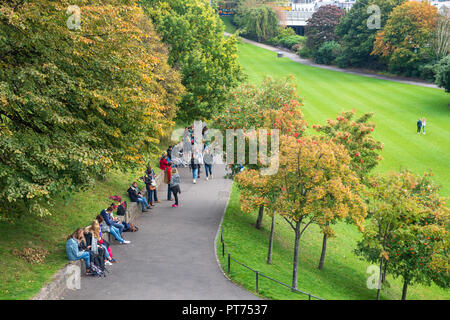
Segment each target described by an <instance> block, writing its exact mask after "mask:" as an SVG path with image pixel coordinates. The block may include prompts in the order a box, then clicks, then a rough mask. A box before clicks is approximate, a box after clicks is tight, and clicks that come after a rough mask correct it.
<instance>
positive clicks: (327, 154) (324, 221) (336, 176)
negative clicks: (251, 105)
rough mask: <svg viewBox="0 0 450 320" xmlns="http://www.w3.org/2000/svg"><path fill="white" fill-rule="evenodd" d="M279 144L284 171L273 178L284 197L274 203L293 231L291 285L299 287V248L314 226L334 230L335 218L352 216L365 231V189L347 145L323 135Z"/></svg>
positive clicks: (288, 140) (284, 137) (281, 170)
mask: <svg viewBox="0 0 450 320" xmlns="http://www.w3.org/2000/svg"><path fill="white" fill-rule="evenodd" d="M280 140H281V146H280V159H279V162H280V168H279V170H278V173H277V175H276V176H275V177H274V178H275V179H277V180H278V181H279V184H280V187H281V193H280V195H279V197H278V199H277V201H276V205H277V207H278V210H279V212H280V215H281V216H282V217H283V218H284V219H285V220H286V221H287V222H288V224H289V225H290V226H291V228H292V230H293V231H294V232H295V244H294V259H293V274H292V287H293V288H297V282H298V281H297V280H298V257H299V245H300V239H301V237H302V235H303V234H304V232H305V231H306V230H307V228H308V227H309V226H310V225H311V224H313V223H317V224H319V225H320V226H321V227H322V228H330V227H329V226H328V225H329V224H330V222H332V221H333V220H335V219H344V218H351V219H353V221H354V223H355V224H356V225H357V226H358V227H359V228H360V229H361V230H362V229H363V222H364V218H365V216H366V206H365V203H364V200H363V199H362V198H361V196H360V192H361V190H362V188H363V185H362V184H361V183H360V182H359V178H358V176H357V175H356V174H355V173H354V172H353V171H352V170H351V168H350V161H351V158H350V156H349V155H348V152H347V150H346V149H345V147H344V146H342V145H339V144H336V143H334V142H333V141H331V140H330V139H326V138H324V137H300V138H295V137H293V136H283V137H281V139H280ZM327 232H328V233H331V232H332V230H328V231H327Z"/></svg>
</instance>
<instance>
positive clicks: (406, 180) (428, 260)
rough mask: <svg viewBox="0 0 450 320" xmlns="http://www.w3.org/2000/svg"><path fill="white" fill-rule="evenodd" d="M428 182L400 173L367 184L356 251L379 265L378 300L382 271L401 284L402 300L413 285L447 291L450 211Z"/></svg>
mask: <svg viewBox="0 0 450 320" xmlns="http://www.w3.org/2000/svg"><path fill="white" fill-rule="evenodd" d="M430 177H431V174H429V173H427V174H425V175H424V177H419V176H417V175H415V174H412V173H411V172H408V171H403V172H400V173H395V172H392V173H390V174H388V175H383V176H382V175H377V176H375V177H373V178H372V179H371V181H370V184H371V188H370V190H369V191H368V201H369V217H370V219H368V220H367V221H368V224H367V225H366V226H365V229H364V232H363V237H362V240H361V241H359V242H358V245H357V249H356V250H355V251H356V253H357V254H359V255H361V256H362V257H364V258H365V259H366V260H368V261H370V262H377V261H378V262H379V263H380V279H379V287H378V292H377V299H380V292H381V284H382V280H381V277H382V274H383V273H386V271H389V273H392V274H393V275H394V276H395V277H402V278H403V292H402V299H406V293H407V288H408V285H410V284H412V283H423V284H429V283H430V282H431V281H435V282H436V283H437V284H438V285H440V286H442V287H448V280H449V273H448V255H447V251H448V240H449V237H448V231H447V230H446V228H447V224H448V221H449V209H448V207H447V206H446V202H445V199H443V198H441V197H439V188H438V187H437V186H436V185H435V184H434V183H433V182H432V181H431V178H430ZM387 264H389V267H388V265H387Z"/></svg>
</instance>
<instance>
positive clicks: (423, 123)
mask: <svg viewBox="0 0 450 320" xmlns="http://www.w3.org/2000/svg"><path fill="white" fill-rule="evenodd" d="M426 125H427V119H425V117H423V119H422V129H423V134H425V126H426Z"/></svg>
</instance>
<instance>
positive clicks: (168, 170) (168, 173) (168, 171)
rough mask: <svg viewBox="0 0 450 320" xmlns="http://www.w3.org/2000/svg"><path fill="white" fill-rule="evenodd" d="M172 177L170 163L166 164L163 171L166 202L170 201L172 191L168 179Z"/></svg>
mask: <svg viewBox="0 0 450 320" xmlns="http://www.w3.org/2000/svg"><path fill="white" fill-rule="evenodd" d="M171 177H172V161H169V162H168V163H167V166H166V169H165V170H164V182H165V183H167V200H168V201H172V200H173V199H172V190H170V178H171Z"/></svg>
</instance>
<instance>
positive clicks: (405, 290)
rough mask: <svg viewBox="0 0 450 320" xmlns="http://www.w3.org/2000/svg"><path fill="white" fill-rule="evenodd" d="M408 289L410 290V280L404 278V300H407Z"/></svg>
mask: <svg viewBox="0 0 450 320" xmlns="http://www.w3.org/2000/svg"><path fill="white" fill-rule="evenodd" d="M407 291H408V280H406V279H403V290H402V300H406V292H407Z"/></svg>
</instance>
